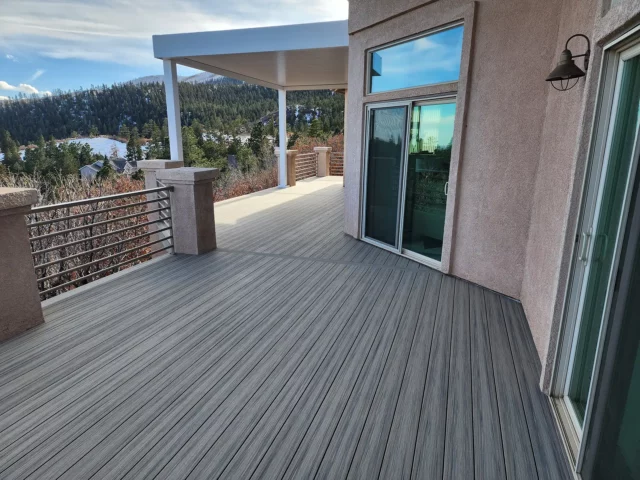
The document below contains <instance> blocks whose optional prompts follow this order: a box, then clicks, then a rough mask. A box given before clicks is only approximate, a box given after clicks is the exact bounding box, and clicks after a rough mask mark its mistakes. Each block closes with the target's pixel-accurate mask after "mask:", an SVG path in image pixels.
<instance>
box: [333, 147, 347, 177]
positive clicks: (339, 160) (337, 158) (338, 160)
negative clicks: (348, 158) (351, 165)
mask: <svg viewBox="0 0 640 480" xmlns="http://www.w3.org/2000/svg"><path fill="white" fill-rule="evenodd" d="M343 174H344V152H331V156H330V157H329V175H338V176H342V175H343Z"/></svg>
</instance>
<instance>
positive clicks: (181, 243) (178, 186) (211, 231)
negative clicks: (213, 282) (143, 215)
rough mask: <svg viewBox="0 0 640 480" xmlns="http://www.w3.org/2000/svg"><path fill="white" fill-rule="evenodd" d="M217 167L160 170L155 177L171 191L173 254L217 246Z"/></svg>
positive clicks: (208, 249)
mask: <svg viewBox="0 0 640 480" xmlns="http://www.w3.org/2000/svg"><path fill="white" fill-rule="evenodd" d="M218 174H219V172H218V169H217V168H187V167H182V168H174V169H168V170H159V171H157V172H156V177H157V179H158V180H160V181H161V182H162V183H164V184H165V185H167V186H172V187H173V189H174V190H173V192H171V225H172V226H173V229H172V230H173V249H174V252H175V253H186V254H189V255H200V254H202V253H207V252H210V251H211V250H214V249H215V248H216V226H215V220H214V216H213V186H212V184H211V182H213V180H214V179H215V178H217V177H218Z"/></svg>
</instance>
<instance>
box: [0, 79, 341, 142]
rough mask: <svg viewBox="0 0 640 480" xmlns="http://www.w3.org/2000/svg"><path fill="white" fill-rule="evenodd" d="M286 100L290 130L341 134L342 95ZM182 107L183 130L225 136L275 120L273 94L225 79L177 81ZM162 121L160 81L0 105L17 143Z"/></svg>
mask: <svg viewBox="0 0 640 480" xmlns="http://www.w3.org/2000/svg"><path fill="white" fill-rule="evenodd" d="M208 75H209V76H210V75H212V74H208ZM189 78H192V77H188V78H187V80H189ZM211 78H212V77H209V79H211ZM205 81H206V80H205ZM287 101H288V105H289V108H288V112H287V123H288V124H289V125H290V127H291V128H292V129H294V130H305V129H306V128H307V127H308V125H309V123H310V122H311V120H312V119H313V118H316V117H318V118H319V119H320V121H321V123H322V128H323V130H325V131H326V132H337V131H340V130H342V128H343V111H344V97H343V96H342V95H338V94H334V93H333V92H330V91H326V90H322V91H320V90H316V91H297V92H290V93H289V94H288V95H287ZM180 104H181V112H182V115H181V116H182V124H183V125H191V124H192V123H193V121H195V120H198V121H199V122H200V123H202V124H203V125H205V127H207V128H208V129H211V130H216V131H226V130H228V129H229V128H230V126H231V125H235V126H237V125H245V126H246V128H247V129H249V128H250V125H251V124H252V123H255V122H256V121H258V120H262V121H263V122H264V121H267V120H268V119H270V118H274V119H276V118H275V117H277V113H276V112H277V92H276V91H275V90H272V89H269V88H264V87H259V86H255V85H248V84H245V83H242V82H237V81H235V80H228V79H217V80H215V81H214V83H190V82H189V81H184V82H181V83H180ZM165 118H166V103H165V95H164V86H163V85H162V84H161V83H158V82H152V83H145V82H140V83H138V84H134V83H125V84H117V85H113V86H111V87H107V86H102V87H100V88H93V89H90V90H79V91H75V92H64V93H59V94H57V95H54V96H51V97H43V98H28V99H26V98H21V99H18V100H13V101H4V102H0V131H3V130H7V131H8V132H9V133H10V134H11V136H12V137H13V138H14V139H16V140H17V141H18V142H19V143H21V144H28V143H33V142H35V141H36V140H37V139H38V138H39V136H40V135H42V136H44V137H46V138H48V137H49V136H54V137H55V138H67V137H70V136H71V134H72V132H75V133H78V134H79V135H88V134H89V133H90V132H91V133H93V134H96V133H99V134H103V135H116V134H117V133H118V132H119V130H120V128H121V127H122V126H123V125H127V126H128V127H132V126H138V128H140V127H141V126H142V125H143V124H145V123H147V122H149V121H154V122H155V123H156V124H159V125H162V123H163V121H164V119H165ZM276 120H277V119H276Z"/></svg>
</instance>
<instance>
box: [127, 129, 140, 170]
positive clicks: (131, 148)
mask: <svg viewBox="0 0 640 480" xmlns="http://www.w3.org/2000/svg"><path fill="white" fill-rule="evenodd" d="M126 158H127V160H128V161H129V162H137V161H138V160H142V159H143V156H142V147H141V146H140V137H139V135H138V129H137V128H136V127H133V128H132V129H131V132H130V133H129V141H128V142H127V156H126Z"/></svg>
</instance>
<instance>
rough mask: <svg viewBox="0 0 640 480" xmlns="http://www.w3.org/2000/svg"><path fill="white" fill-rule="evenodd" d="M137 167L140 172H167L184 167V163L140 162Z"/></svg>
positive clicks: (175, 161)
mask: <svg viewBox="0 0 640 480" xmlns="http://www.w3.org/2000/svg"><path fill="white" fill-rule="evenodd" d="M137 165H138V168H139V169H141V170H167V169H169V168H181V167H184V162H182V161H180V160H140V161H139V162H138V163H137Z"/></svg>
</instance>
